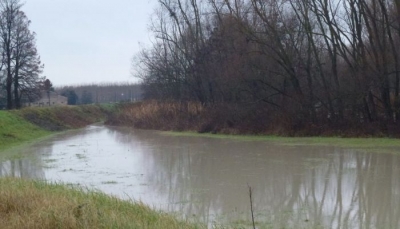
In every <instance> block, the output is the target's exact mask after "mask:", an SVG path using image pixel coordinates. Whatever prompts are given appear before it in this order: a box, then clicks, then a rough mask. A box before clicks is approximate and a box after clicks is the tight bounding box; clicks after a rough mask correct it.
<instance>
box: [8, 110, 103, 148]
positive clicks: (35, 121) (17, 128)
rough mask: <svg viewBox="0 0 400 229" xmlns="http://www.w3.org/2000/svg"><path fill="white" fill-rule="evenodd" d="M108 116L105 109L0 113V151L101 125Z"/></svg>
mask: <svg viewBox="0 0 400 229" xmlns="http://www.w3.org/2000/svg"><path fill="white" fill-rule="evenodd" d="M108 112H109V110H107V109H106V108H105V107H102V106H96V105H88V106H76V107H47V108H25V109H22V110H12V111H0V150H4V149H7V148H10V147H12V146H15V145H18V144H21V143H26V142H29V141H32V140H34V139H38V138H41V137H44V136H47V135H50V134H52V133H54V132H56V131H62V130H68V129H76V128H82V127H84V126H86V125H88V124H91V123H95V122H99V121H104V120H105V119H106V116H107V113H108Z"/></svg>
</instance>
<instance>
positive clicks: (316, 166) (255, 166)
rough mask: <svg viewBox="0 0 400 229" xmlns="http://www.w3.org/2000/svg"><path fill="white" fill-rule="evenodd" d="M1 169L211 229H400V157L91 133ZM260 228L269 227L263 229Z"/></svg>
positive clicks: (73, 135) (46, 145)
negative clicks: (252, 224)
mask: <svg viewBox="0 0 400 229" xmlns="http://www.w3.org/2000/svg"><path fill="white" fill-rule="evenodd" d="M23 151H25V152H23V153H24V154H26V155H29V156H28V157H26V158H23V159H16V160H13V161H7V162H3V163H0V175H2V176H5V175H7V176H19V177H28V178H40V179H43V178H44V179H48V180H55V181H63V182H66V183H78V184H82V185H85V186H89V187H94V188H97V189H100V190H102V191H105V192H107V193H110V194H113V195H117V196H119V197H121V198H126V199H128V198H130V199H135V200H141V201H143V202H144V203H146V204H148V205H150V206H153V207H155V208H160V209H163V210H166V211H169V212H176V213H177V214H179V215H183V216H184V217H187V218H195V219H196V220H199V221H201V222H206V223H209V224H212V223H213V222H214V221H215V222H222V223H227V222H229V223H239V222H248V220H249V218H250V217H249V212H250V206H249V197H248V185H250V186H251V187H252V188H253V189H254V194H253V195H254V203H255V206H254V208H255V214H256V220H257V221H260V222H263V225H264V227H268V228H302V227H307V228H400V179H399V174H400V157H399V156H396V155H391V154H376V153H375V154H374V153H366V152H362V151H357V150H348V149H341V148H335V147H316V146H312V147H310V146H282V145H275V144H272V143H267V142H251V141H235V140H228V139H212V138H202V137H176V136H165V135H163V134H160V133H159V132H154V131H140V130H130V129H124V128H115V127H103V126H91V127H89V128H86V129H84V130H80V131H76V132H68V133H67V134H63V135H58V136H56V137H54V138H53V139H50V140H47V141H45V142H41V143H38V144H36V145H33V146H31V147H29V148H27V149H24V150H23ZM260 227H261V228H262V227H263V226H260Z"/></svg>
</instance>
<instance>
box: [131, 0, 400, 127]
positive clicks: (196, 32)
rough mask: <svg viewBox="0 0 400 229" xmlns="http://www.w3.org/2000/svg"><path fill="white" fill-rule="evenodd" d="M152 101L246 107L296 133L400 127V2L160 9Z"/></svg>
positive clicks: (198, 1) (262, 2)
mask: <svg viewBox="0 0 400 229" xmlns="http://www.w3.org/2000/svg"><path fill="white" fill-rule="evenodd" d="M150 28H151V30H152V32H153V33H154V42H153V46H152V47H151V48H149V49H145V50H143V51H142V52H141V53H140V54H139V55H138V56H137V57H136V58H135V62H134V65H135V66H134V67H135V68H136V69H137V76H138V77H140V78H141V79H143V82H144V85H145V87H144V93H145V96H146V97H147V98H156V99H170V100H175V101H198V102H200V103H201V104H203V105H204V106H207V107H216V108H217V107H218V106H220V105H221V104H224V105H230V106H235V107H240V109H239V110H240V111H241V112H244V111H247V113H246V112H245V114H244V115H243V116H242V117H237V118H238V119H240V118H248V117H253V118H254V117H256V118H257V120H259V121H260V122H263V123H265V124H266V125H269V124H271V123H274V124H275V125H276V124H277V123H280V124H281V125H286V126H287V127H289V128H291V129H293V130H296V129H304V128H308V127H316V128H315V129H318V128H320V127H322V126H324V127H327V128H328V129H329V128H330V129H332V128H336V129H338V130H344V129H345V128H354V129H357V128H359V127H367V126H369V128H371V127H373V128H371V129H376V128H375V127H377V129H379V130H380V131H384V132H386V131H387V130H388V128H389V129H390V128H392V127H393V126H395V123H396V122H398V121H399V119H400V109H399V108H400V100H399V96H400V88H399V86H400V72H399V69H400V60H399V58H400V57H399V54H400V1H398V0H337V1H329V0H159V8H158V9H157V11H156V13H155V18H154V19H153V20H152V23H151V26H150Z"/></svg>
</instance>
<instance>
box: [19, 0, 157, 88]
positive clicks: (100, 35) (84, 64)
mask: <svg viewBox="0 0 400 229" xmlns="http://www.w3.org/2000/svg"><path fill="white" fill-rule="evenodd" d="M155 5H156V0H25V5H24V6H23V8H22V10H23V11H24V12H25V13H26V14H27V16H28V18H29V19H30V20H31V21H32V24H31V30H32V31H34V32H36V34H37V35H36V39H37V43H36V44H37V48H38V52H39V54H40V56H41V60H42V62H43V63H44V64H45V68H44V75H45V76H46V77H47V78H48V79H50V80H51V81H52V82H53V85H54V86H62V85H71V84H74V85H76V84H87V83H96V82H127V81H135V79H134V78H133V77H132V76H131V75H130V72H131V58H132V57H133V55H134V54H135V53H137V52H138V51H139V50H140V45H139V43H142V44H144V45H146V44H147V45H149V39H150V35H149V33H148V30H147V24H148V22H149V19H150V15H151V14H152V12H153V11H154V8H155Z"/></svg>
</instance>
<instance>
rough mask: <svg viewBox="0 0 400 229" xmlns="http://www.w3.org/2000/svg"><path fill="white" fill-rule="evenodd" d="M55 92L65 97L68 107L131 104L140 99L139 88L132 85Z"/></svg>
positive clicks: (94, 86) (92, 86)
mask: <svg viewBox="0 0 400 229" xmlns="http://www.w3.org/2000/svg"><path fill="white" fill-rule="evenodd" d="M56 91H57V92H58V93H59V94H61V95H63V96H65V97H67V98H68V104H70V105H76V104H91V103H116V102H133V101H137V100H141V98H142V90H141V86H140V85H139V84H132V83H120V84H113V83H110V84H88V85H79V86H64V87H60V88H56Z"/></svg>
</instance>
